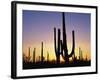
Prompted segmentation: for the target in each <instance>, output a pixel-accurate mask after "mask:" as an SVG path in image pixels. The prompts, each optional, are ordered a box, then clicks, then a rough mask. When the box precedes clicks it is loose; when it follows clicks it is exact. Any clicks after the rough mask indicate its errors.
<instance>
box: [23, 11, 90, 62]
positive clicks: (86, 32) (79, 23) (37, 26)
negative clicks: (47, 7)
mask: <svg viewBox="0 0 100 80" xmlns="http://www.w3.org/2000/svg"><path fill="white" fill-rule="evenodd" d="M90 18H91V15H90V14H88V13H71V12H66V13H65V22H66V34H67V44H68V52H69V53H70V52H71V47H72V30H74V31H75V55H76V56H77V57H78V56H79V47H80V48H81V49H82V51H83V57H84V58H85V57H86V55H87V57H88V59H91V52H90V51H91V47H90V46H91V44H90V43H91V42H90V41H91V37H90V34H91V33H90V32H91V31H90V30H91V25H90V24H91V23H90V20H91V19H90ZM54 27H56V28H60V29H61V38H62V13H61V12H51V11H50V12H47V11H32V10H23V32H22V35H23V37H22V39H23V41H22V45H23V53H25V54H26V55H27V54H28V48H29V47H30V48H31V53H32V51H33V48H36V56H37V57H38V56H40V54H41V42H42V41H43V45H44V57H45V59H46V56H47V51H48V52H49V56H50V60H52V59H55V58H56V57H55V52H54Z"/></svg>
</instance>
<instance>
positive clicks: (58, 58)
mask: <svg viewBox="0 0 100 80" xmlns="http://www.w3.org/2000/svg"><path fill="white" fill-rule="evenodd" d="M54 44H55V53H56V59H57V63H60V29H58V47H57V45H56V28H54Z"/></svg>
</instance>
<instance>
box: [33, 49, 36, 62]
mask: <svg viewBox="0 0 100 80" xmlns="http://www.w3.org/2000/svg"><path fill="white" fill-rule="evenodd" d="M35 51H36V48H34V50H33V63H35Z"/></svg>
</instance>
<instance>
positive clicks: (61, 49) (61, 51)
mask: <svg viewBox="0 0 100 80" xmlns="http://www.w3.org/2000/svg"><path fill="white" fill-rule="evenodd" d="M60 34H61V33H60V29H58V47H57V45H56V28H54V46H55V47H54V48H55V53H56V59H57V63H59V62H60V55H61V56H62V57H63V59H64V60H65V62H66V63H69V58H70V57H72V55H73V54H75V33H74V30H73V31H72V38H73V40H72V42H73V43H72V51H71V53H70V54H68V49H67V39H66V38H67V34H66V28H65V14H64V12H63V13H62V37H63V40H61V39H60Z"/></svg>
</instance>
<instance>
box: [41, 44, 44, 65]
mask: <svg viewBox="0 0 100 80" xmlns="http://www.w3.org/2000/svg"><path fill="white" fill-rule="evenodd" d="M43 60H44V57H43V42H42V43H41V63H43Z"/></svg>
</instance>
